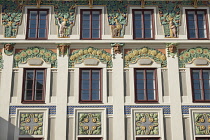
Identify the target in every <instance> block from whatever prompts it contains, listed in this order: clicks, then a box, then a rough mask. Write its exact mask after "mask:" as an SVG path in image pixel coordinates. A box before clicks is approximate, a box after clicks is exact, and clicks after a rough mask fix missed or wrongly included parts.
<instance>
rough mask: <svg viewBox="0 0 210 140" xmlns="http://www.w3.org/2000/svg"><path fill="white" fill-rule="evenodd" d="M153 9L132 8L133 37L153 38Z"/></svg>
mask: <svg viewBox="0 0 210 140" xmlns="http://www.w3.org/2000/svg"><path fill="white" fill-rule="evenodd" d="M153 21H154V20H153V10H142V9H141V10H140V9H138V10H133V34H134V36H133V38H134V39H154V25H153V24H154V22H153Z"/></svg>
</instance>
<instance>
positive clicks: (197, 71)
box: [193, 70, 200, 79]
mask: <svg viewBox="0 0 210 140" xmlns="http://www.w3.org/2000/svg"><path fill="white" fill-rule="evenodd" d="M193 79H200V71H199V70H193Z"/></svg>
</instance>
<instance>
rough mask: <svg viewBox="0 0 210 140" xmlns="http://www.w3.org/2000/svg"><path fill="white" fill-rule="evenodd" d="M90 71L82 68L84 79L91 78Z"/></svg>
mask: <svg viewBox="0 0 210 140" xmlns="http://www.w3.org/2000/svg"><path fill="white" fill-rule="evenodd" d="M89 75H90V71H89V70H82V79H89V78H90V77H89Z"/></svg>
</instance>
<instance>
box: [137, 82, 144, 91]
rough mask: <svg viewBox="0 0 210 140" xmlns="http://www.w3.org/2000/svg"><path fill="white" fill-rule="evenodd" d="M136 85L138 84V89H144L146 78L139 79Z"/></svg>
mask: <svg viewBox="0 0 210 140" xmlns="http://www.w3.org/2000/svg"><path fill="white" fill-rule="evenodd" d="M136 86H137V89H144V80H137V81H136Z"/></svg>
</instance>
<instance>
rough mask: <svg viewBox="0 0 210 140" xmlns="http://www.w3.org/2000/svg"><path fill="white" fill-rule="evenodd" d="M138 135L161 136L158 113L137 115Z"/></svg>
mask: <svg viewBox="0 0 210 140" xmlns="http://www.w3.org/2000/svg"><path fill="white" fill-rule="evenodd" d="M135 131H136V135H159V120H158V113H156V112H155V113H154V112H152V113H149V112H147V113H145V112H138V113H135Z"/></svg>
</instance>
